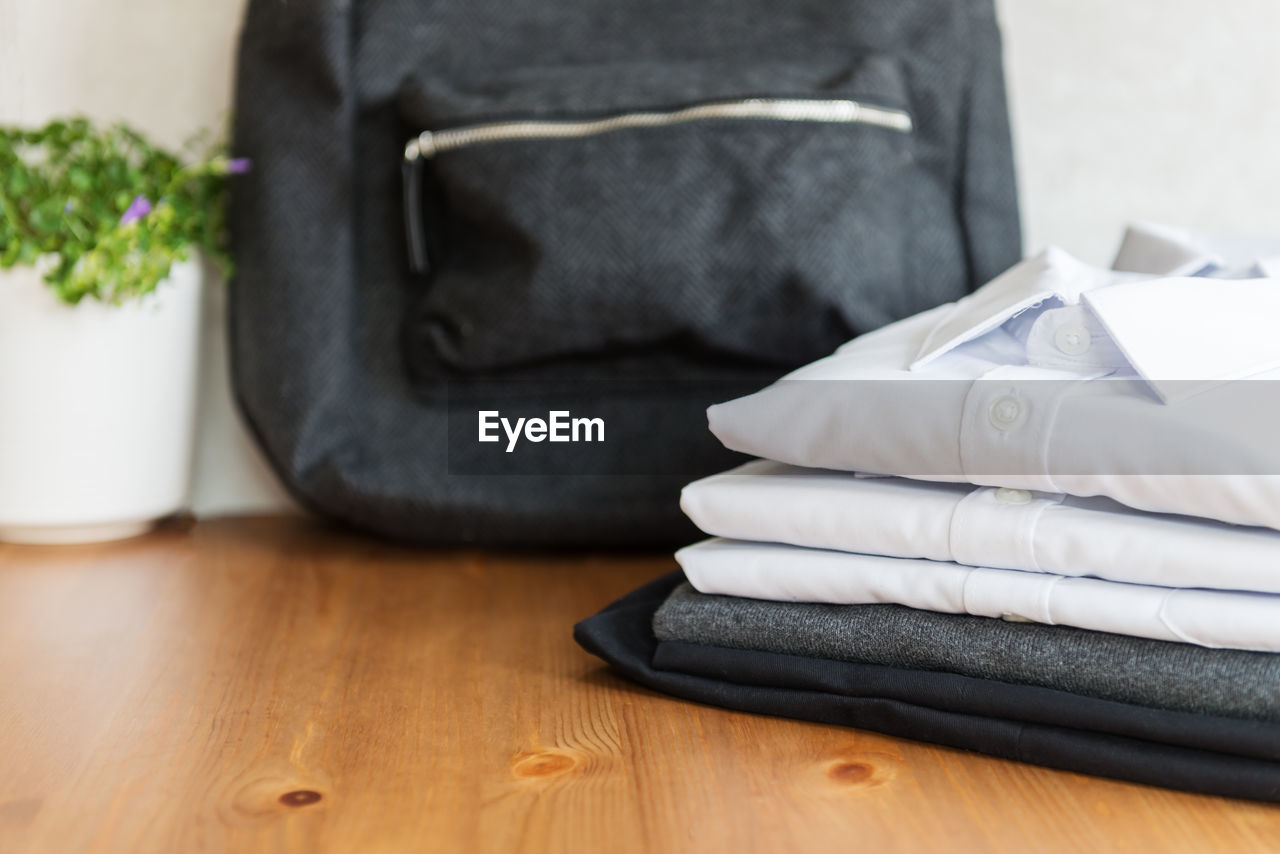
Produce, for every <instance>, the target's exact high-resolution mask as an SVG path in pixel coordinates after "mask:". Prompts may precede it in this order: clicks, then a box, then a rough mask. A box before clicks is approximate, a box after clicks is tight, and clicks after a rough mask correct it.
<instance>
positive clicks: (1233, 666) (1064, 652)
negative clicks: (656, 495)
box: [653, 584, 1280, 723]
mask: <svg viewBox="0 0 1280 854" xmlns="http://www.w3.org/2000/svg"><path fill="white" fill-rule="evenodd" d="M653 631H654V634H655V635H656V636H657V638H658V639H659V640H662V641H682V642H684V643H695V644H703V645H707V646H721V647H729V648H733V649H749V650H759V651H762V652H774V653H782V654H785V655H803V656H809V657H811V658H824V659H834V660H838V661H851V662H857V663H860V664H880V665H887V666H891V667H902V668H909V669H914V670H936V671H944V672H949V673H959V674H962V675H964V676H974V677H978V678H981V679H995V680H998V681H1001V682H1012V683H1016V684H1022V685H1039V686H1042V687H1045V688H1055V689H1057V690H1059V691H1070V692H1072V693H1075V694H1082V695H1085V696H1089V697H1098V698H1100V699H1105V700H1118V701H1121V702H1125V703H1135V704H1138V705H1144V706H1151V707H1153V708H1158V709H1169V710H1174V711H1185V712H1197V713H1203V714H1210V715H1222V716H1227V717H1237V718H1248V719H1252V720H1261V721H1272V722H1278V723H1280V653H1266V652H1244V651H1241V650H1230V649H1207V648H1205V647H1200V646H1195V645H1193V644H1184V643H1171V642H1168V641H1159V640H1148V639H1145V638H1136V637H1128V636H1125V635H1114V634H1109V633H1106V632H1093V631H1088V630H1086V629H1076V628H1070V627H1067V626H1045V625H1039V624H1035V623H1010V622H1005V621H1004V620H997V619H992V618H990V617H972V616H968V615H965V614H940V613H936V612H933V611H920V610H916V609H914V608H906V607H903V606H901V605H817V604H807V603H797V602H769V601H764V600H760V599H740V598H736V597H732V596H709V595H706V594H703V593H698V592H697V591H696V590H694V589H693V588H692V587H690V586H689V585H688V584H681V585H680V586H679V587H677V588H676V589H675V590H674V591H672V593H671V596H670V597H669V598H668V599H667V600H666V602H664V603H663V604H662V606H661V607H660V608H659V609H658V611H657V613H656V614H655V615H654V618H653Z"/></svg>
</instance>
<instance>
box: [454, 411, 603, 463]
mask: <svg viewBox="0 0 1280 854" xmlns="http://www.w3.org/2000/svg"><path fill="white" fill-rule="evenodd" d="M476 415H477V416H479V422H480V441H481V442H500V441H502V436H501V435H500V431H501V433H505V434H506V440H507V453H508V454H509V453H511V452H512V451H514V450H515V449H516V445H517V444H518V443H519V441H520V439H521V438H522V437H523V438H524V439H525V440H527V441H529V442H603V441H604V419H603V418H573V417H571V416H570V413H569V410H567V409H553V410H551V411H550V412H548V413H547V417H546V418H517V419H516V420H515V421H514V422H512V421H511V419H510V418H503V417H502V413H501V412H499V411H498V410H496V409H482V410H480V411H479V412H477V413H476Z"/></svg>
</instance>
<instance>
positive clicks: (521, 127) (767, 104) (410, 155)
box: [404, 98, 912, 160]
mask: <svg viewBox="0 0 1280 854" xmlns="http://www.w3.org/2000/svg"><path fill="white" fill-rule="evenodd" d="M706 119H769V120H774V121H786V122H826V123H829V124H866V125H876V126H878V127H884V128H889V129H891V130H896V131H901V132H903V133H909V132H910V131H911V130H912V122H911V115H910V113H907V112H905V111H903V110H895V109H890V108H888V107H873V106H871V105H870V104H864V103H862V102H861V101H850V100H830V99H823V100H816V99H803V98H751V99H747V100H742V101H720V102H716V103H713V104H698V105H697V106H693V107H685V108H683V109H679V110H670V111H667V112H645V113H624V114H622V115H618V116H610V117H608V118H603V119H589V120H585V121H575V120H564V121H522V122H494V123H493V124H486V125H472V126H470V127H461V128H451V129H448V130H437V131H423V132H422V133H421V134H419V135H418V136H417V137H415V138H414V139H411V140H409V143H408V145H406V146H405V149H404V156H405V159H406V160H416V159H417V158H419V157H435V156H436V155H437V154H441V153H443V152H446V151H453V150H455V149H458V148H466V147H467V146H470V145H481V144H483V143H487V142H502V141H504V140H517V139H572V138H575V137H583V136H595V135H596V134H602V133H610V132H612V131H616V130H626V129H628V128H654V127H666V126H668V125H677V124H683V123H684V122H696V121H703V120H706Z"/></svg>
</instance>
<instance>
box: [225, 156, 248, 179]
mask: <svg viewBox="0 0 1280 854" xmlns="http://www.w3.org/2000/svg"><path fill="white" fill-rule="evenodd" d="M252 167H253V161H252V160H250V159H249V158H248V157H233V158H232V159H230V160H228V161H227V174H228V175H243V174H244V173H246V172H248V171H249V170H250V169H251V168H252Z"/></svg>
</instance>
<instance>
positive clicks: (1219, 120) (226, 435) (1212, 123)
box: [0, 0, 1280, 514]
mask: <svg viewBox="0 0 1280 854" xmlns="http://www.w3.org/2000/svg"><path fill="white" fill-rule="evenodd" d="M280 2H285V0H280ZM998 2H999V6H1000V12H1001V17H1002V20H1003V22H1004V26H1005V42H1006V62H1007V66H1008V69H1009V86H1010V95H1011V99H1012V112H1013V117H1014V133H1015V144H1016V146H1017V151H1018V162H1019V168H1020V170H1021V182H1022V196H1023V219H1024V222H1025V224H1026V239H1027V247H1028V249H1036V248H1039V247H1042V246H1044V245H1046V244H1048V243H1056V244H1058V245H1060V246H1063V247H1065V248H1067V249H1069V250H1071V251H1072V252H1074V253H1076V254H1078V255H1081V256H1082V257H1084V258H1086V259H1089V260H1092V261H1096V262H1100V263H1105V262H1106V261H1108V260H1109V258H1110V254H1111V252H1112V251H1113V249H1114V247H1115V244H1116V242H1117V239H1118V237H1119V230H1120V228H1121V226H1122V224H1123V223H1124V222H1126V221H1128V220H1131V219H1139V218H1143V219H1155V220H1162V221H1166V222H1175V223H1179V224H1184V225H1193V226H1198V227H1201V228H1212V229H1220V230H1244V231H1277V232H1280V207H1278V206H1277V204H1276V200H1277V199H1280V155H1277V154H1276V152H1280V94H1277V93H1278V92H1280V90H1278V89H1277V86H1276V81H1277V80H1278V79H1280V52H1278V51H1276V50H1275V48H1274V45H1275V34H1276V33H1278V32H1280V3H1276V2H1275V0H1218V2H1216V3H1213V4H1207V5H1206V4H1204V3H1200V2H1196V0H1119V2H1117V0H998ZM242 5H243V0H0V122H5V123H8V122H14V121H18V122H24V123H34V122H38V121H41V120H43V119H45V118H46V117H48V116H51V115H55V114H61V113H66V112H70V111H80V112H87V113H90V114H92V115H95V116H100V117H103V118H125V119H128V120H129V121H131V122H133V123H134V124H136V125H138V126H140V127H142V128H143V129H144V130H146V131H148V132H150V133H151V134H153V135H154V136H155V137H156V138H157V139H158V140H159V141H161V142H163V143H168V144H172V145H176V144H178V143H180V142H181V141H182V140H183V139H184V138H185V137H186V136H187V135H188V134H190V133H191V132H192V131H194V130H195V129H197V128H199V127H206V126H212V127H219V126H221V124H222V122H223V121H224V119H225V115H226V111H227V108H228V104H229V95H230V86H231V74H232V72H231V62H232V56H233V49H234V39H235V30H236V27H237V25H238V21H239V16H240V12H241V8H242ZM223 296H224V294H223V291H222V289H221V288H220V287H217V286H215V287H213V288H210V294H209V304H208V306H207V307H206V308H207V315H206V327H207V332H208V334H207V335H206V342H205V345H206V347H205V350H206V352H205V371H204V383H205V385H204V391H205V394H204V409H203V419H202V420H203V428H204V429H203V435H202V437H201V442H200V454H199V460H198V464H197V486H196V494H195V499H194V507H195V509H196V511H197V512H198V513H202V514H216V513H224V512H255V511H262V510H272V509H281V508H286V507H289V506H291V505H290V504H289V502H288V499H287V498H286V497H285V496H284V493H283V492H282V491H281V490H280V488H279V486H278V485H277V484H276V482H275V480H274V478H273V477H272V475H271V474H270V473H269V472H268V471H267V470H266V468H265V466H264V465H263V463H262V461H261V457H260V455H259V454H258V452H257V451H256V449H255V448H254V447H253V446H252V444H251V442H250V440H249V439H248V438H247V436H246V435H245V433H244V430H243V428H242V427H241V426H240V423H239V421H238V418H237V416H236V415H235V412H234V409H233V407H232V405H231V402H230V395H229V390H228V385H227V375H226V369H225V346H224V345H223V341H222V315H223Z"/></svg>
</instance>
